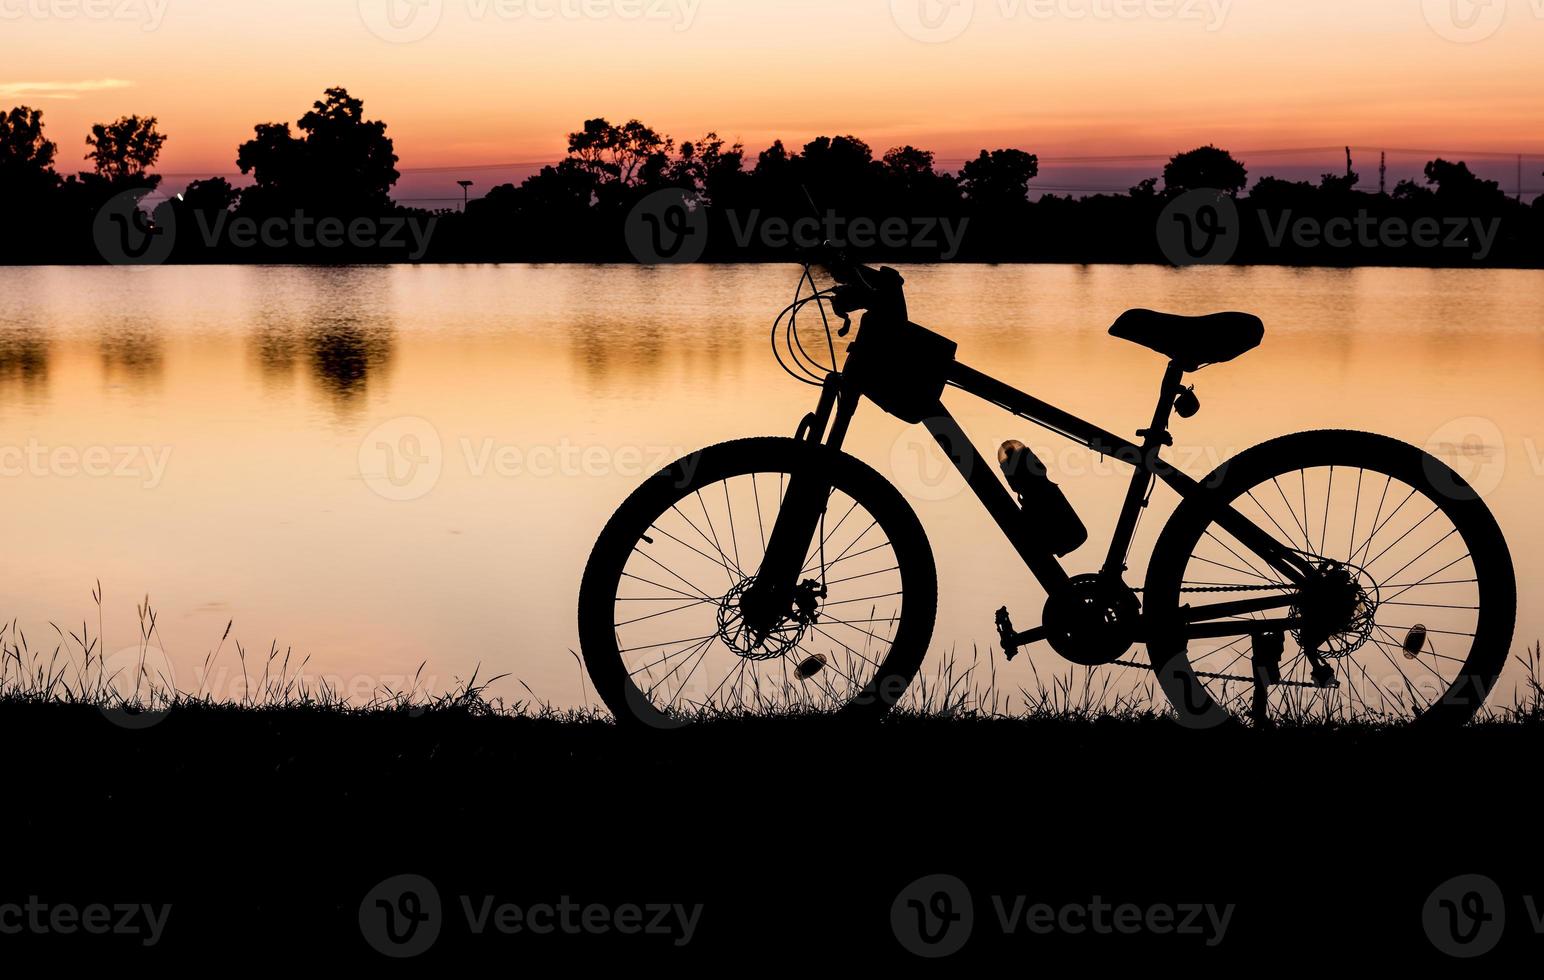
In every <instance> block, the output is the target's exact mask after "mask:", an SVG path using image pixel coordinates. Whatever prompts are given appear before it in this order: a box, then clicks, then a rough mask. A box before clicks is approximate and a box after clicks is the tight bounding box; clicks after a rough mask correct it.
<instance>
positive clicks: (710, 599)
mask: <svg viewBox="0 0 1544 980" xmlns="http://www.w3.org/2000/svg"><path fill="white" fill-rule="evenodd" d="M795 474H814V475H816V476H817V477H818V478H819V479H822V480H826V481H829V483H830V485H831V488H832V489H831V493H830V496H829V498H828V501H827V505H826V508H825V511H824V514H823V517H822V519H821V522H820V524H819V527H818V529H817V533H816V534H815V536H814V539H813V540H812V541H811V542H810V546H809V549H808V552H807V555H806V558H805V561H804V563H803V566H802V569H801V571H800V574H799V579H800V581H799V583H798V588H796V589H795V591H794V595H793V599H792V601H791V602H790V603H789V606H788V608H787V609H786V610H783V611H782V615H781V619H780V622H778V623H777V625H776V626H775V627H774V628H772V629H770V630H765V631H755V630H751V629H749V628H747V627H746V625H745V622H744V619H743V617H742V616H741V613H740V608H739V601H740V598H741V597H742V596H743V595H744V593H745V591H746V589H747V588H748V587H749V586H750V585H751V584H752V583H753V582H754V581H755V579H756V574H757V571H758V570H759V568H760V565H761V559H762V555H763V553H764V551H765V548H766V543H767V539H768V537H769V535H770V534H771V531H772V527H773V525H774V523H775V522H776V520H777V515H778V511H779V507H780V504H781V500H782V496H783V492H784V491H785V490H786V488H787V486H788V482H789V479H790V477H792V476H793V475H795ZM937 596H938V583H937V576H936V572H935V569H934V564H933V554H932V550H931V548H930V547H929V546H928V542H927V537H926V535H925V534H924V533H923V530H922V526H921V524H920V523H919V522H918V521H917V518H916V515H915V514H914V513H913V512H912V510H911V508H910V507H909V506H907V504H906V502H905V500H904V499H903V498H902V497H901V495H900V493H899V492H898V491H896V489H895V488H894V487H893V486H891V485H890V484H889V483H888V482H886V481H885V479H884V478H883V477H881V476H880V475H879V474H878V473H876V472H874V470H872V469H870V468H869V467H868V466H866V465H864V464H863V463H861V462H859V461H858V460H856V459H854V458H852V457H851V456H847V455H844V454H842V453H840V452H836V451H833V450H831V449H827V448H826V447H824V446H820V445H814V444H810V443H805V442H801V441H796V440H793V439H782V438H760V439H742V440H737V441H734V442H727V443H722V444H720V445H717V446H712V447H710V448H708V449H704V450H702V451H701V452H698V453H694V454H692V455H690V456H687V457H685V458H683V459H681V460H679V461H677V462H676V463H674V464H672V465H671V466H669V467H667V468H666V469H665V470H663V471H661V472H660V473H659V474H657V475H656V476H654V477H653V478H651V479H650V480H649V481H648V482H647V483H645V484H644V485H643V486H641V487H639V488H638V489H637V490H636V491H634V492H633V494H632V495H631V496H630V497H628V499H627V500H626V501H625V502H624V503H623V504H622V506H621V507H620V508H619V509H618V510H617V512H616V514H615V515H614V516H613V517H612V518H611V520H610V522H609V523H608V524H607V525H606V527H605V529H604V530H603V531H602V532H601V536H600V539H599V540H598V541H597V542H596V544H595V549H594V551H593V552H592V553H591V555H590V561H589V564H588V565H587V566H586V568H585V573H584V580H583V583H582V584H581V586H580V591H579V637H580V646H581V647H582V649H583V653H584V662H585V666H586V669H587V670H588V671H589V674H590V678H591V680H592V681H593V682H594V684H595V687H596V691H597V693H599V694H600V696H601V699H602V700H603V701H605V703H606V705H607V707H609V708H610V709H611V711H612V713H613V714H614V715H615V716H616V717H617V719H618V721H620V722H643V723H647V724H650V725H654V726H656V727H673V726H676V725H680V724H684V723H686V722H688V721H691V720H695V719H700V718H704V717H719V716H724V715H746V714H752V715H763V714H779V713H788V712H795V713H802V712H815V713H835V712H840V713H843V714H846V715H852V716H867V717H878V716H879V715H881V714H883V713H884V712H885V711H887V710H889V708H890V707H892V706H893V705H894V704H895V702H896V701H897V700H898V699H899V698H900V696H901V694H902V693H903V692H904V691H905V689H906V687H907V685H908V684H909V683H910V682H911V679H912V677H913V676H914V675H915V674H916V672H917V669H918V667H919V666H920V665H921V662H922V657H923V654H924V653H925V652H926V649H927V643H928V640H929V639H930V637H931V635H932V630H933V620H934V616H935V614H936V610H937Z"/></svg>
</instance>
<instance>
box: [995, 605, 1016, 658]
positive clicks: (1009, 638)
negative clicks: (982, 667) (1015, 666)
mask: <svg viewBox="0 0 1544 980" xmlns="http://www.w3.org/2000/svg"><path fill="white" fill-rule="evenodd" d="M1017 636H1018V631H1017V630H1015V629H1014V628H1013V620H1012V619H1010V618H1009V616H1008V607H1007V606H1003V607H1002V608H1001V609H999V610H997V640H998V642H999V643H1001V644H1002V648H1003V658H1004V659H1006V660H1012V659H1013V658H1014V657H1015V656H1017V655H1018V652H1019V644H1018V641H1017V640H1016V639H1015V638H1016V637H1017Z"/></svg>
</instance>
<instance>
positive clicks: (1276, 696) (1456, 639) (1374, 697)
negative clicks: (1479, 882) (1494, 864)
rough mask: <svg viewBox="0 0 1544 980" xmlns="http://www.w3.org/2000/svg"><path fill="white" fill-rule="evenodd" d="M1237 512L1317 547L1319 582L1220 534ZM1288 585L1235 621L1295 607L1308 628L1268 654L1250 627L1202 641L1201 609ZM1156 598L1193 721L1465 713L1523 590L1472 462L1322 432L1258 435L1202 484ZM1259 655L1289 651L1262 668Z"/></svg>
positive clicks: (1490, 670) (1418, 717)
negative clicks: (1306, 580) (1458, 463)
mask: <svg viewBox="0 0 1544 980" xmlns="http://www.w3.org/2000/svg"><path fill="white" fill-rule="evenodd" d="M1229 508H1231V509H1232V510H1233V511H1235V512H1236V513H1237V514H1238V515H1240V516H1242V517H1244V518H1247V519H1248V520H1249V521H1250V522H1252V523H1253V524H1254V525H1255V526H1256V527H1258V528H1260V529H1261V530H1264V531H1265V532H1267V533H1268V534H1269V535H1270V536H1271V537H1272V538H1274V539H1275V540H1276V542H1277V543H1278V544H1280V545H1282V546H1284V547H1285V548H1286V549H1288V550H1290V551H1293V552H1295V553H1296V554H1297V555H1298V556H1299V557H1300V558H1301V559H1303V561H1304V563H1305V564H1306V566H1307V567H1308V568H1310V569H1311V570H1312V572H1311V583H1312V584H1311V585H1309V586H1298V585H1296V584H1295V583H1289V582H1287V581H1286V578H1285V577H1284V576H1283V575H1281V574H1280V573H1279V572H1278V571H1277V570H1276V569H1275V568H1273V567H1272V566H1271V565H1270V564H1269V563H1267V562H1266V561H1265V560H1264V559H1263V558H1262V557H1261V556H1260V555H1259V554H1257V553H1256V552H1254V551H1253V550H1252V549H1250V548H1249V547H1247V546H1246V545H1244V544H1243V543H1241V542H1240V541H1239V540H1238V539H1237V538H1235V537H1234V536H1233V535H1231V534H1229V533H1228V532H1227V531H1225V530H1223V528H1222V527H1221V526H1220V525H1219V523H1218V517H1219V515H1220V514H1222V513H1224V512H1225V511H1226V510H1227V509H1229ZM1273 594H1275V595H1279V596H1290V597H1292V601H1291V602H1290V605H1288V604H1285V603H1284V604H1283V605H1282V607H1281V608H1278V609H1275V610H1273V611H1271V612H1258V611H1257V612H1250V613H1242V614H1238V615H1235V616H1231V617H1227V618H1228V619H1233V620H1240V621H1246V620H1249V619H1262V618H1272V617H1279V616H1281V615H1282V613H1288V614H1289V617H1296V620H1295V621H1297V622H1300V623H1314V622H1317V623H1319V624H1320V625H1318V626H1315V627H1314V628H1313V630H1312V634H1311V639H1310V638H1309V629H1308V627H1306V626H1305V627H1303V628H1301V629H1299V630H1298V631H1296V632H1291V633H1287V634H1286V635H1278V636H1275V637H1272V638H1271V640H1272V641H1273V642H1274V643H1275V644H1276V648H1275V651H1274V653H1273V652H1272V651H1270V650H1269V649H1265V651H1264V653H1263V655H1262V652H1261V651H1262V647H1261V646H1258V645H1257V641H1255V640H1254V639H1252V637H1251V635H1246V634H1241V633H1240V634H1234V635H1223V636H1217V637H1213V638H1210V639H1202V638H1191V639H1188V640H1187V635H1188V632H1189V631H1190V630H1191V626H1190V625H1189V621H1190V620H1191V619H1192V618H1193V617H1194V616H1195V613H1194V612H1193V611H1188V607H1190V606H1192V605H1197V606H1199V605H1202V604H1205V603H1216V602H1225V601H1229V600H1248V599H1251V598H1255V597H1258V598H1261V599H1264V600H1265V601H1267V602H1268V601H1269V598H1268V597H1270V596H1272V595H1273ZM1143 605H1144V619H1145V621H1146V624H1147V627H1148V633H1149V635H1148V652H1149V654H1150V655H1151V657H1152V662H1153V667H1154V669H1155V670H1156V671H1157V674H1158V679H1159V682H1160V684H1161V686H1162V687H1163V688H1164V691H1165V693H1166V694H1168V696H1169V699H1170V701H1171V702H1173V704H1174V707H1175V709H1176V711H1177V712H1178V713H1179V716H1180V720H1181V721H1183V722H1186V723H1191V724H1198V725H1209V724H1214V723H1219V722H1224V721H1228V720H1231V719H1240V720H1242V719H1249V720H1253V721H1255V722H1272V721H1358V722H1377V723H1387V722H1395V723H1402V722H1413V721H1421V722H1424V723H1436V724H1447V725H1457V724H1462V723H1463V722H1466V721H1468V720H1469V719H1470V718H1472V717H1473V716H1474V714H1475V712H1476V711H1477V710H1478V709H1479V708H1480V706H1481V705H1482V704H1483V703H1484V701H1485V698H1486V697H1487V696H1488V695H1489V693H1490V691H1491V690H1492V688H1493V687H1494V685H1495V682H1496V678H1497V676H1498V675H1499V673H1500V672H1501V668H1502V666H1503V665H1504V664H1505V662H1506V656H1507V652H1508V647H1509V645H1510V643H1511V639H1512V628H1513V621H1514V617H1515V615H1516V609H1517V586H1516V581H1515V579H1514V577H1513V570H1512V560H1511V555H1510V553H1509V552H1508V550H1507V545H1506V540H1505V538H1504V537H1503V536H1502V534H1501V529H1500V528H1499V527H1498V526H1497V525H1496V521H1495V518H1494V517H1492V516H1491V513H1490V510H1489V509H1488V508H1487V507H1486V506H1485V502H1484V501H1483V500H1481V499H1480V496H1479V494H1478V493H1477V492H1476V491H1475V490H1474V489H1473V488H1472V487H1471V486H1470V485H1469V484H1468V483H1467V482H1465V481H1464V479H1463V478H1462V477H1461V476H1459V475H1458V474H1457V473H1455V472H1454V471H1453V470H1452V469H1450V468H1449V467H1448V466H1446V465H1445V464H1443V463H1442V462H1441V461H1439V460H1437V459H1436V458H1434V457H1432V456H1431V455H1429V454H1427V453H1425V452H1423V451H1422V450H1420V449H1418V448H1416V447H1415V446H1410V445H1407V444H1405V443H1402V442H1398V441H1396V440H1394V439H1389V438H1387V437H1384V436H1378V435H1371V434H1369V433H1365V432H1347V431H1318V432H1303V433H1298V434H1295V435H1289V436H1283V437H1281V438H1279V439H1273V440H1271V441H1269V442H1266V443H1263V444H1261V445H1259V446H1255V447H1254V448H1252V449H1249V450H1246V451H1245V452H1243V453H1241V454H1239V455H1238V456H1237V457H1235V458H1234V459H1232V460H1230V461H1228V462H1227V463H1224V464H1223V465H1222V466H1221V467H1219V468H1218V469H1217V470H1216V471H1215V472H1214V473H1213V474H1212V475H1211V476H1210V477H1208V478H1207V479H1206V480H1204V481H1203V489H1202V490H1201V491H1200V492H1198V493H1197V494H1196V495H1194V496H1191V497H1189V498H1187V499H1186V500H1185V502H1184V503H1182V504H1181V505H1180V507H1179V508H1178V509H1177V510H1176V511H1175V512H1174V516H1173V517H1172V518H1171V519H1170V521H1169V523H1168V525H1166V526H1165V527H1164V530H1163V533H1162V535H1160V537H1159V540H1158V543H1157V545H1156V547H1155V549H1154V552H1153V560H1152V562H1151V564H1150V565H1149V568H1148V575H1147V581H1146V587H1145V589H1144V596H1143ZM1214 625H1215V624H1214ZM1221 625H1223V626H1226V625H1227V623H1226V622H1223V623H1222V624H1221ZM1283 648H1284V649H1283ZM1262 656H1263V657H1265V658H1276V659H1275V660H1274V663H1272V664H1271V665H1270V669H1268V670H1266V671H1265V672H1263V673H1262V671H1261V665H1260V664H1259V663H1258V661H1260V660H1261V659H1262ZM1256 678H1260V679H1261V681H1262V683H1261V684H1260V685H1258V686H1257V684H1256Z"/></svg>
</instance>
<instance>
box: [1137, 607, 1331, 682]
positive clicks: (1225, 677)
mask: <svg viewBox="0 0 1544 980" xmlns="http://www.w3.org/2000/svg"><path fill="white" fill-rule="evenodd" d="M1273 588H1274V589H1285V588H1290V586H1286V585H1192V586H1190V587H1188V588H1185V587H1181V588H1180V591H1181V592H1260V591H1263V590H1265V589H1273ZM1131 591H1133V592H1141V591H1142V590H1141V589H1132V590H1131ZM1110 666H1112V667H1135V668H1136V669H1138V670H1152V669H1153V665H1152V664H1140V663H1137V662H1136V661H1134V660H1112V661H1110ZM1194 673H1195V676H1197V677H1199V678H1201V679H1203V680H1212V681H1238V682H1239V683H1240V684H1253V683H1254V678H1253V677H1242V676H1240V675H1238V674H1214V673H1211V672H1209V671H1202V670H1198V671H1195V672H1194ZM1272 687H1313V688H1317V687H1318V685H1317V684H1315V683H1313V682H1312V681H1287V680H1282V681H1277V682H1276V683H1275V684H1273V685H1272Z"/></svg>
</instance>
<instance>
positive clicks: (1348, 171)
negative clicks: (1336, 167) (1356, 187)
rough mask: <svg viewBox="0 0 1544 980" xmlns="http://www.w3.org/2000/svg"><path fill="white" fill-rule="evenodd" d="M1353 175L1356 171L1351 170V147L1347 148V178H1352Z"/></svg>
mask: <svg viewBox="0 0 1544 980" xmlns="http://www.w3.org/2000/svg"><path fill="white" fill-rule="evenodd" d="M1353 173H1355V171H1353V170H1352V169H1351V147H1349V146H1348V147H1346V177H1347V178H1350V176H1351V175H1352V174H1353Z"/></svg>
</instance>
